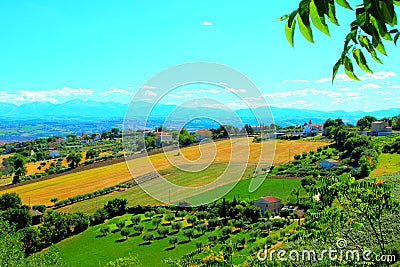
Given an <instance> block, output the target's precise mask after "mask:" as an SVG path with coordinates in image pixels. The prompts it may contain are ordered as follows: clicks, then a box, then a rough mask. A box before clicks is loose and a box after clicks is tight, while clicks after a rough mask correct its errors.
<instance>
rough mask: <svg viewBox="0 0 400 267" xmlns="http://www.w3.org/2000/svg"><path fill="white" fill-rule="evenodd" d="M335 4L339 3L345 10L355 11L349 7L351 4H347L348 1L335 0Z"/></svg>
mask: <svg viewBox="0 0 400 267" xmlns="http://www.w3.org/2000/svg"><path fill="white" fill-rule="evenodd" d="M335 2H336V3H338V4H339V5H340V6H342V7H344V8H347V9H350V10H353V9H352V8H351V6H350V5H349V3H347V1H346V0H335Z"/></svg>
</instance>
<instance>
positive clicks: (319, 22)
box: [310, 0, 330, 36]
mask: <svg viewBox="0 0 400 267" xmlns="http://www.w3.org/2000/svg"><path fill="white" fill-rule="evenodd" d="M315 1H316V0H314V1H311V2H310V17H311V21H312V22H313V24H314V26H315V27H316V28H317V29H318V30H320V31H321V32H323V33H325V34H326V35H328V36H330V34H329V29H328V25H326V23H325V17H324V16H322V17H321V16H320V15H319V13H318V10H317V7H316V5H315V3H314V2H315Z"/></svg>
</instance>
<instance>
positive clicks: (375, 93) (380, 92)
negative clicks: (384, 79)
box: [372, 91, 391, 95]
mask: <svg viewBox="0 0 400 267" xmlns="http://www.w3.org/2000/svg"><path fill="white" fill-rule="evenodd" d="M372 94H373V95H390V94H391V93H390V92H389V91H375V92H372Z"/></svg>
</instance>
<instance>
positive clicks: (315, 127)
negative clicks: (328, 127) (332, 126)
mask: <svg viewBox="0 0 400 267" xmlns="http://www.w3.org/2000/svg"><path fill="white" fill-rule="evenodd" d="M323 130H324V126H323V125H322V124H307V125H305V126H304V127H303V136H304V137H307V136H310V135H317V134H318V133H320V132H322V131H323Z"/></svg>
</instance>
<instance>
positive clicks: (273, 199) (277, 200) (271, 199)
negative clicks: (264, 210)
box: [262, 196, 281, 203]
mask: <svg viewBox="0 0 400 267" xmlns="http://www.w3.org/2000/svg"><path fill="white" fill-rule="evenodd" d="M262 199H263V200H265V201H267V202H269V203H276V202H280V201H281V200H280V199H279V198H276V197H274V196H266V197H263V198H262Z"/></svg>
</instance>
